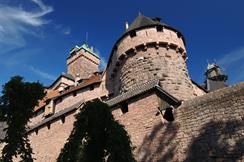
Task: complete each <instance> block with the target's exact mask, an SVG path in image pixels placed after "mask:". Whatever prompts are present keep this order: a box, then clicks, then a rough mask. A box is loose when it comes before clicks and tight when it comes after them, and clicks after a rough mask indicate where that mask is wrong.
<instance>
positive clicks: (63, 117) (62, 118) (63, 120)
mask: <svg viewBox="0 0 244 162" xmlns="http://www.w3.org/2000/svg"><path fill="white" fill-rule="evenodd" d="M61 121H62V124H64V123H65V116H62V117H61Z"/></svg>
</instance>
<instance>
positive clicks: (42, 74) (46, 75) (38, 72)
mask: <svg viewBox="0 0 244 162" xmlns="http://www.w3.org/2000/svg"><path fill="white" fill-rule="evenodd" d="M25 67H26V69H27V70H29V71H31V72H33V73H34V74H36V75H38V76H39V77H42V78H44V79H48V80H50V81H53V80H55V79H56V77H55V76H54V75H52V74H49V73H47V72H44V71H42V70H40V69H38V68H35V67H33V66H31V65H25Z"/></svg>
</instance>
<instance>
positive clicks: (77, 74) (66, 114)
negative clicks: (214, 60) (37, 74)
mask: <svg viewBox="0 0 244 162" xmlns="http://www.w3.org/2000/svg"><path fill="white" fill-rule="evenodd" d="M186 61H187V50H186V47H185V39H184V36H183V35H182V34H181V33H180V32H179V31H178V30H176V29H175V28H173V27H171V26H169V25H167V24H164V23H162V22H161V21H160V19H159V18H154V19H152V18H149V17H146V16H143V15H139V16H138V17H137V18H136V19H135V20H134V21H133V22H132V23H131V24H130V25H126V30H125V32H124V33H123V34H122V35H121V37H120V38H119V39H118V40H117V41H116V43H115V44H114V46H113V48H112V50H111V54H110V57H109V60H108V64H107V67H106V68H105V69H104V70H103V71H102V72H99V70H98V65H99V63H100V58H99V56H98V55H97V54H96V53H95V52H94V50H93V48H91V47H90V46H88V45H87V44H83V45H81V46H75V47H74V48H73V49H72V50H71V51H70V53H69V55H68V58H67V73H63V74H61V75H60V76H59V77H58V78H57V79H56V80H55V81H54V82H53V83H52V84H51V85H50V86H49V88H47V95H46V97H45V98H44V99H43V100H41V101H40V103H39V105H38V106H37V107H35V117H34V118H32V119H31V122H30V124H29V126H30V129H29V139H30V142H31V146H32V148H33V152H34V153H35V154H34V155H33V156H34V157H35V158H36V161H38V162H54V161H55V160H56V158H57V157H58V155H59V153H60V150H61V148H62V147H63V146H64V143H65V142H66V140H67V138H68V137H69V135H70V132H71V130H72V128H73V122H74V115H75V114H76V113H77V111H78V110H79V109H80V108H82V106H83V104H84V103H85V102H86V101H89V100H94V99H100V100H102V101H104V102H105V103H107V104H108V105H109V106H110V107H111V111H112V113H113V115H114V117H115V119H116V120H118V121H119V122H120V123H121V124H123V125H124V126H125V128H126V130H127V131H128V133H129V135H130V136H131V140H132V143H133V145H134V146H135V150H134V154H135V157H136V159H137V160H138V161H141V162H153V161H155V162H156V161H162V162H166V161H175V162H176V161H177V162H183V161H184V162H193V161H197V162H211V161H213V162H214V161H219V162H220V161H221V162H222V161H226V162H227V161H228V162H230V161H236V162H237V161H238V160H239V161H241V159H242V160H243V158H244V154H243V153H244V147H243V146H244V143H243V141H244V139H243V138H244V127H243V126H244V123H243V119H244V111H243V109H244V83H239V84H237V85H234V86H227V85H226V83H224V81H225V80H226V79H227V78H226V77H224V78H223V76H224V75H222V74H220V73H219V71H220V70H219V67H218V66H215V65H211V66H210V65H209V68H208V70H207V72H206V76H207V80H206V82H205V88H203V87H202V86H200V85H198V84H197V83H195V82H194V81H193V80H191V79H190V76H189V74H188V70H187V64H186ZM216 69H217V70H216ZM221 76H222V78H221ZM209 91H211V92H209Z"/></svg>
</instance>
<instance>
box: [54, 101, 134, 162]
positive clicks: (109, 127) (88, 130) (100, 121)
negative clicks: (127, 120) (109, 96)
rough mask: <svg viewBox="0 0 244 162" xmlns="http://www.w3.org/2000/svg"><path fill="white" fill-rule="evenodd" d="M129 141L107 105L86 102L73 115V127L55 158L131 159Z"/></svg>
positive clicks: (79, 161)
mask: <svg viewBox="0 0 244 162" xmlns="http://www.w3.org/2000/svg"><path fill="white" fill-rule="evenodd" d="M132 150H133V148H132V144H131V141H130V138H129V136H128V134H127V132H126V131H125V129H124V127H123V126H122V125H121V124H119V123H118V122H117V121H115V120H114V118H113V115H112V114H111V111H110V109H109V106H108V105H107V104H105V103H103V102H101V101H98V100H97V101H89V102H87V103H86V104H85V105H84V106H83V107H82V108H81V110H80V112H79V113H78V114H77V115H76V121H75V123H74V128H73V130H72V132H71V134H70V136H69V138H68V140H67V142H66V144H65V145H64V148H63V149H62V150H61V153H60V155H59V157H58V159H57V162H104V161H106V162H134V161H135V159H134V157H133V153H132Z"/></svg>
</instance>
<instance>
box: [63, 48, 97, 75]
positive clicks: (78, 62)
mask: <svg viewBox="0 0 244 162" xmlns="http://www.w3.org/2000/svg"><path fill="white" fill-rule="evenodd" d="M99 63H100V58H99V56H98V55H97V54H96V53H95V52H94V50H93V48H92V47H89V46H88V45H87V44H83V45H82V46H80V47H79V46H75V47H74V48H73V49H71V51H70V55H69V57H68V58H67V73H68V74H71V75H72V76H73V77H74V78H76V77H79V78H80V79H85V78H88V77H89V76H91V75H92V74H93V73H95V72H98V65H99Z"/></svg>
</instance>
